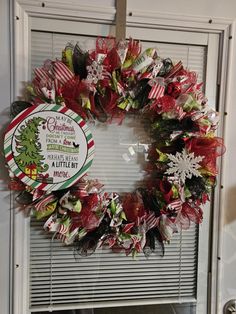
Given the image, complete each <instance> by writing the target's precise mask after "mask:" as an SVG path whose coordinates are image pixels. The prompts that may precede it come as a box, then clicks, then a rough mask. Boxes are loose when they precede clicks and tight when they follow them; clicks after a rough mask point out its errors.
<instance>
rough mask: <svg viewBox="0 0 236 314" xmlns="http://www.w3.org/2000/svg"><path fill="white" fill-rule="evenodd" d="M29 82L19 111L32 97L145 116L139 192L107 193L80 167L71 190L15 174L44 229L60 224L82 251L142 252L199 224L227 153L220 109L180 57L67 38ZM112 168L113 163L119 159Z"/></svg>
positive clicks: (103, 118)
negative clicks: (32, 183)
mask: <svg viewBox="0 0 236 314" xmlns="http://www.w3.org/2000/svg"><path fill="white" fill-rule="evenodd" d="M34 73H35V78H34V79H33V81H32V84H31V85H29V86H28V88H27V90H28V92H29V94H30V101H29V102H22V101H17V102H15V103H13V104H12V108H11V112H12V115H13V116H16V115H17V114H18V113H19V112H21V111H22V110H24V109H25V108H27V107H29V106H32V105H39V104H42V103H49V104H50V103H56V104H58V105H61V106H66V107H67V108H69V109H71V110H73V111H74V112H76V113H77V114H79V115H80V116H81V117H82V118H83V119H85V120H91V119H92V120H93V119H97V120H99V121H100V122H103V123H111V122H114V121H118V123H122V120H123V119H124V118H125V116H126V115H129V114H130V113H136V114H139V115H141V116H143V117H145V118H146V119H148V121H149V127H148V130H147V132H149V133H150V135H151V138H152V143H151V145H150V147H149V152H148V161H147V164H146V168H145V170H146V176H145V177H144V187H142V188H139V189H137V190H136V191H134V192H133V193H124V194H123V195H119V194H118V193H115V192H114V193H106V192H105V191H104V190H103V186H102V184H100V183H99V181H98V180H97V179H88V177H87V176H84V177H83V178H82V179H80V180H79V182H77V184H75V185H73V186H72V187H70V188H68V189H66V190H59V191H54V192H51V193H47V192H44V191H40V190H37V189H33V188H31V187H29V186H27V185H25V184H23V183H22V182H21V181H20V180H19V179H18V178H16V177H14V176H12V178H11V182H10V188H11V189H13V190H17V191H20V194H19V195H18V196H17V201H18V203H20V204H21V205H23V206H24V207H25V208H26V209H28V210H30V211H32V212H33V214H34V215H35V216H36V218H37V219H43V218H44V219H45V225H44V229H45V230H47V231H51V232H53V233H56V234H57V236H58V237H59V238H60V239H61V240H62V241H63V242H64V243H66V244H72V243H73V244H74V245H75V246H76V248H77V249H78V251H79V252H80V253H81V254H89V253H92V252H93V251H94V250H95V249H96V248H98V247H100V246H102V245H108V246H109V247H110V248H111V249H113V250H114V251H121V250H124V251H125V253H126V254H130V253H132V254H133V255H135V254H136V253H138V252H141V251H143V252H144V253H145V255H146V256H148V255H149V254H150V253H151V252H153V251H154V250H155V242H156V241H159V243H161V247H162V253H163V254H164V245H163V243H164V242H165V241H169V240H170V239H171V237H172V234H173V233H175V232H178V230H180V229H188V228H189V226H190V223H191V222H194V223H201V221H202V218H203V212H202V209H201V206H202V205H203V204H205V203H206V201H208V200H209V192H210V191H211V188H212V187H213V186H214V185H215V178H216V174H217V170H216V158H217V157H218V156H220V155H222V154H223V152H224V146H223V141H222V139H221V138H219V137H216V136H215V135H214V132H215V130H216V128H217V122H218V116H217V113H216V112H215V111H214V110H213V109H211V108H210V107H209V106H208V105H207V100H206V98H205V96H204V95H203V93H202V90H201V88H202V84H201V83H200V84H199V83H198V82H197V74H196V73H195V72H191V71H189V70H187V69H185V68H184V67H183V65H182V62H181V61H180V62H178V63H176V64H173V62H172V61H171V60H170V59H162V58H160V57H159V56H158V54H157V51H156V50H155V49H153V48H149V49H146V50H145V51H144V52H141V45H140V43H139V42H138V41H136V40H132V39H130V40H129V41H120V42H119V43H116V41H115V39H114V38H106V39H102V38H98V39H97V40H96V46H95V49H94V50H92V51H88V52H84V51H83V50H82V49H81V48H80V46H79V45H78V44H76V45H75V46H73V45H71V44H68V45H67V46H66V48H65V49H64V50H63V53H62V61H59V60H56V61H49V60H47V61H46V62H45V63H44V65H43V67H41V68H36V69H35V70H34ZM114 167H115V165H114Z"/></svg>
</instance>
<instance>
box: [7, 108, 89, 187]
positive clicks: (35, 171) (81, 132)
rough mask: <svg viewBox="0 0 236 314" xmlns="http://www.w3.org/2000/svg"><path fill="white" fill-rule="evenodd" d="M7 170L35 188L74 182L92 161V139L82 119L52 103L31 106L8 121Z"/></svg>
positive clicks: (59, 185) (66, 185)
mask: <svg viewBox="0 0 236 314" xmlns="http://www.w3.org/2000/svg"><path fill="white" fill-rule="evenodd" d="M4 150H5V156H6V160H7V163H8V166H9V168H10V170H11V171H12V172H13V173H14V175H16V176H17V177H18V178H19V179H20V180H21V181H22V182H24V183H25V184H26V185H28V186H31V187H32V188H34V189H36V188H37V189H40V190H47V191H50V190H51V191H55V190H60V189H65V188H68V187H70V186H72V185H74V184H75V183H76V182H77V181H78V180H79V179H80V178H81V177H82V176H83V175H84V174H85V173H86V172H87V171H88V168H89V167H90V166H91V164H92V160H93V155H94V142H93V138H92V134H91V132H90V130H89V128H88V126H87V125H86V123H85V121H84V120H83V119H82V118H81V117H80V116H79V115H77V114H76V113H75V112H73V111H72V110H70V109H68V108H66V107H64V106H61V105H55V104H41V105H39V106H31V107H29V108H27V109H26V110H24V111H23V112H21V113H20V114H19V115H18V116H17V117H15V119H14V120H13V121H12V123H11V124H10V125H9V127H8V130H7V132H6V135H5V140H4Z"/></svg>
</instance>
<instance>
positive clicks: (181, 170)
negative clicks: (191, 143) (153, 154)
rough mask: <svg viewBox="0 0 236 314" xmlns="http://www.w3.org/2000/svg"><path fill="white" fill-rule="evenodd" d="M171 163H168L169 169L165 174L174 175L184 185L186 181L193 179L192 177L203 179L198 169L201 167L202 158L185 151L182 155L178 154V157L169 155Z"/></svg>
mask: <svg viewBox="0 0 236 314" xmlns="http://www.w3.org/2000/svg"><path fill="white" fill-rule="evenodd" d="M167 156H168V159H169V160H170V162H169V163H168V166H169V169H168V170H167V171H166V172H165V173H166V174H169V175H174V176H175V177H176V178H179V179H180V180H181V181H182V183H183V184H184V183H185V180H186V179H187V178H188V179H191V178H192V176H195V177H201V174H200V172H199V171H198V169H199V168H200V167H201V166H200V165H199V162H200V161H202V160H203V158H204V157H202V156H197V157H195V156H194V153H189V154H188V153H187V152H186V150H185V149H184V150H183V151H182V153H179V152H177V153H176V155H172V154H167Z"/></svg>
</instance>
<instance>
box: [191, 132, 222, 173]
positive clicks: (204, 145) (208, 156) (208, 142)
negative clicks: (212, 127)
mask: <svg viewBox="0 0 236 314" xmlns="http://www.w3.org/2000/svg"><path fill="white" fill-rule="evenodd" d="M186 148H187V149H188V150H189V151H190V152H193V153H194V155H195V156H203V157H204V158H203V160H202V161H201V162H200V165H201V166H202V167H203V168H204V169H206V170H207V171H208V172H210V173H211V175H213V176H215V175H216V174H217V169H216V158H217V157H219V156H222V155H223V154H224V152H225V146H224V144H223V139H222V138H220V137H213V138H208V137H200V138H192V139H189V140H187V141H186Z"/></svg>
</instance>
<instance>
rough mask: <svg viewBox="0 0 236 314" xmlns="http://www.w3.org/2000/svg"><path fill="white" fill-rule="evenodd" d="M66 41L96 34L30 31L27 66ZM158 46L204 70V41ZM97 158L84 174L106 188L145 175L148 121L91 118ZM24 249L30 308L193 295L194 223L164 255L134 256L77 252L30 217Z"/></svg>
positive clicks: (89, 43)
mask: <svg viewBox="0 0 236 314" xmlns="http://www.w3.org/2000/svg"><path fill="white" fill-rule="evenodd" d="M68 41H72V42H73V41H74V43H75V42H77V41H79V42H80V43H81V44H82V47H83V48H85V49H91V47H93V46H94V41H95V38H93V37H85V36H82V35H81V36H75V35H68V34H56V33H47V32H36V31H32V34H31V45H32V46H31V66H32V69H33V68H35V67H37V66H41V65H42V63H43V62H44V60H45V59H55V58H60V56H61V49H62V48H63V47H64V46H65V44H66V43H67V42H68ZM153 46H155V47H157V48H158V52H159V55H160V56H162V57H170V58H171V59H173V60H176V61H178V60H182V61H183V63H184V65H185V66H186V67H188V68H190V69H191V70H194V71H197V72H198V73H199V80H200V81H201V80H202V79H203V78H204V69H205V59H206V48H205V47H203V46H190V45H177V44H166V43H157V42H156V43H150V42H144V43H143V48H147V47H153ZM90 127H91V130H92V133H93V136H94V140H95V145H96V148H95V149H96V151H95V160H94V163H93V166H92V167H91V169H90V172H89V175H90V176H91V177H93V178H97V179H99V180H100V181H101V182H103V183H104V185H105V189H106V191H108V192H109V191H116V192H124V191H132V190H133V189H134V188H135V187H137V186H138V185H139V184H141V182H142V177H143V165H144V163H145V151H146V148H147V147H146V145H147V144H148V141H149V139H148V137H147V135H146V133H145V121H141V120H140V119H139V118H138V117H132V116H131V117H130V118H129V119H126V120H125V121H124V122H123V123H122V125H121V126H119V125H115V124H112V125H106V126H104V125H102V124H99V123H95V124H91V125H90ZM29 237H30V239H29V242H30V254H29V264H30V269H29V292H30V293H29V296H30V298H29V299H30V300H29V303H30V309H31V311H32V312H37V311H42V310H47V309H75V308H85V307H90V308H93V307H94V308H95V307H104V306H114V305H119V306H122V305H128V304H130V305H132V304H151V303H171V302H194V301H195V300H196V286H197V282H196V278H197V259H198V228H197V226H195V225H192V226H191V228H190V229H189V230H188V231H183V232H181V233H179V234H175V235H174V237H173V239H172V240H171V243H170V244H167V245H166V252H165V256H164V257H161V256H159V255H158V253H157V254H153V255H152V256H151V257H149V259H146V258H145V256H144V255H142V254H140V256H139V257H138V258H137V260H132V258H131V257H126V256H124V254H118V253H112V252H111V251H109V250H108V249H104V248H103V249H100V250H98V251H97V252H95V253H94V254H93V255H92V256H89V257H80V256H79V255H77V254H76V252H75V250H74V248H73V247H68V246H64V245H63V244H61V243H60V242H58V241H57V240H56V239H52V235H47V234H45V233H44V232H42V222H37V221H35V220H34V219H31V224H30V233H29Z"/></svg>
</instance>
